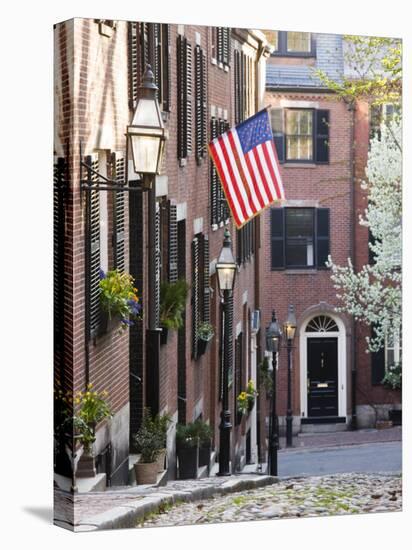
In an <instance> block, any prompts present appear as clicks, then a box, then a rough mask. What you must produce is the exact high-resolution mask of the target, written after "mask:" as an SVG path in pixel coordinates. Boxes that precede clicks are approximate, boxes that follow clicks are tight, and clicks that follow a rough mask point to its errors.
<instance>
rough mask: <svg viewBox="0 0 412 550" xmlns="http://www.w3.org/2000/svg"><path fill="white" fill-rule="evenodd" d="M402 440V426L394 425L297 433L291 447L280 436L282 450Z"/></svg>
mask: <svg viewBox="0 0 412 550" xmlns="http://www.w3.org/2000/svg"><path fill="white" fill-rule="evenodd" d="M401 440H402V427H401V426H395V427H393V428H386V429H382V430H376V429H372V430H356V431H353V432H352V431H345V432H334V433H318V434H299V435H296V436H294V437H293V447H292V448H286V439H285V438H284V437H281V438H280V441H279V443H280V448H281V450H282V451H291V450H294V449H305V448H316V447H340V446H346V445H362V444H363V443H386V442H389V441H401Z"/></svg>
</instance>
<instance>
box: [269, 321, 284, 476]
mask: <svg viewBox="0 0 412 550" xmlns="http://www.w3.org/2000/svg"><path fill="white" fill-rule="evenodd" d="M281 337H282V331H281V330H280V327H279V324H278V322H277V320H276V314H275V310H273V311H272V322H271V323H270V325H269V326H268V327H267V329H266V349H267V351H269V352H271V353H272V369H273V371H272V395H271V416H270V423H269V453H268V463H269V464H268V472H269V475H271V476H277V475H278V449H279V423H278V416H277V412H276V369H277V353H278V351H279V347H280V339H281Z"/></svg>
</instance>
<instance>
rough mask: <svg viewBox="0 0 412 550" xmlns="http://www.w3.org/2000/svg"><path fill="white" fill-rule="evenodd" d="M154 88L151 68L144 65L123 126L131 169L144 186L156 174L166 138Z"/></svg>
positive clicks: (148, 184) (147, 185) (151, 181)
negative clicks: (136, 95)
mask: <svg viewBox="0 0 412 550" xmlns="http://www.w3.org/2000/svg"><path fill="white" fill-rule="evenodd" d="M157 89H158V88H157V86H156V84H155V82H154V75H153V72H152V68H151V67H150V65H146V71H145V73H144V75H143V79H142V84H141V85H140V86H139V99H138V101H137V104H136V109H135V112H134V114H133V119H132V123H131V124H130V125H129V126H128V127H127V136H128V138H129V140H130V145H131V149H132V156H133V165H134V171H135V172H137V173H138V174H141V175H142V176H143V187H145V188H147V189H150V188H151V187H152V183H153V181H154V179H155V174H159V173H160V169H161V166H162V159H163V152H164V142H165V140H166V139H167V131H166V130H165V128H164V124H163V119H162V115H161V112H160V108H159V103H158V101H157V98H156V92H157Z"/></svg>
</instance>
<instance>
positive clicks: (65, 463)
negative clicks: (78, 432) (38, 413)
mask: <svg viewBox="0 0 412 550" xmlns="http://www.w3.org/2000/svg"><path fill="white" fill-rule="evenodd" d="M53 412H54V470H55V472H56V473H57V474H60V475H62V476H65V477H71V476H72V461H71V459H70V456H69V454H68V452H67V451H68V449H69V448H70V445H71V443H72V441H73V422H72V418H73V399H72V394H71V392H70V391H67V392H63V390H62V389H61V387H59V386H58V387H57V388H56V389H55V390H54V411H53Z"/></svg>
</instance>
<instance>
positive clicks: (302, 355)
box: [299, 312, 347, 418]
mask: <svg viewBox="0 0 412 550" xmlns="http://www.w3.org/2000/svg"><path fill="white" fill-rule="evenodd" d="M317 315H319V313H316V314H313V315H311V317H309V318H308V319H306V320H305V322H304V323H302V326H301V328H300V332H299V359H300V361H299V363H300V411H301V417H302V418H307V416H308V392H307V378H308V365H307V340H308V338H337V339H338V416H344V417H346V402H347V395H346V394H347V387H346V384H347V377H346V370H347V365H346V328H345V325H344V323H343V321H342V319H340V318H339V317H337V316H336V315H334V314H332V313H329V312H327V313H324V315H328V316H329V317H331V318H332V319H333V320H334V321H335V323H336V324H337V325H338V328H339V332H305V328H306V326H307V324H308V322H309V320H310V319H313V317H316V316H317Z"/></svg>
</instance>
